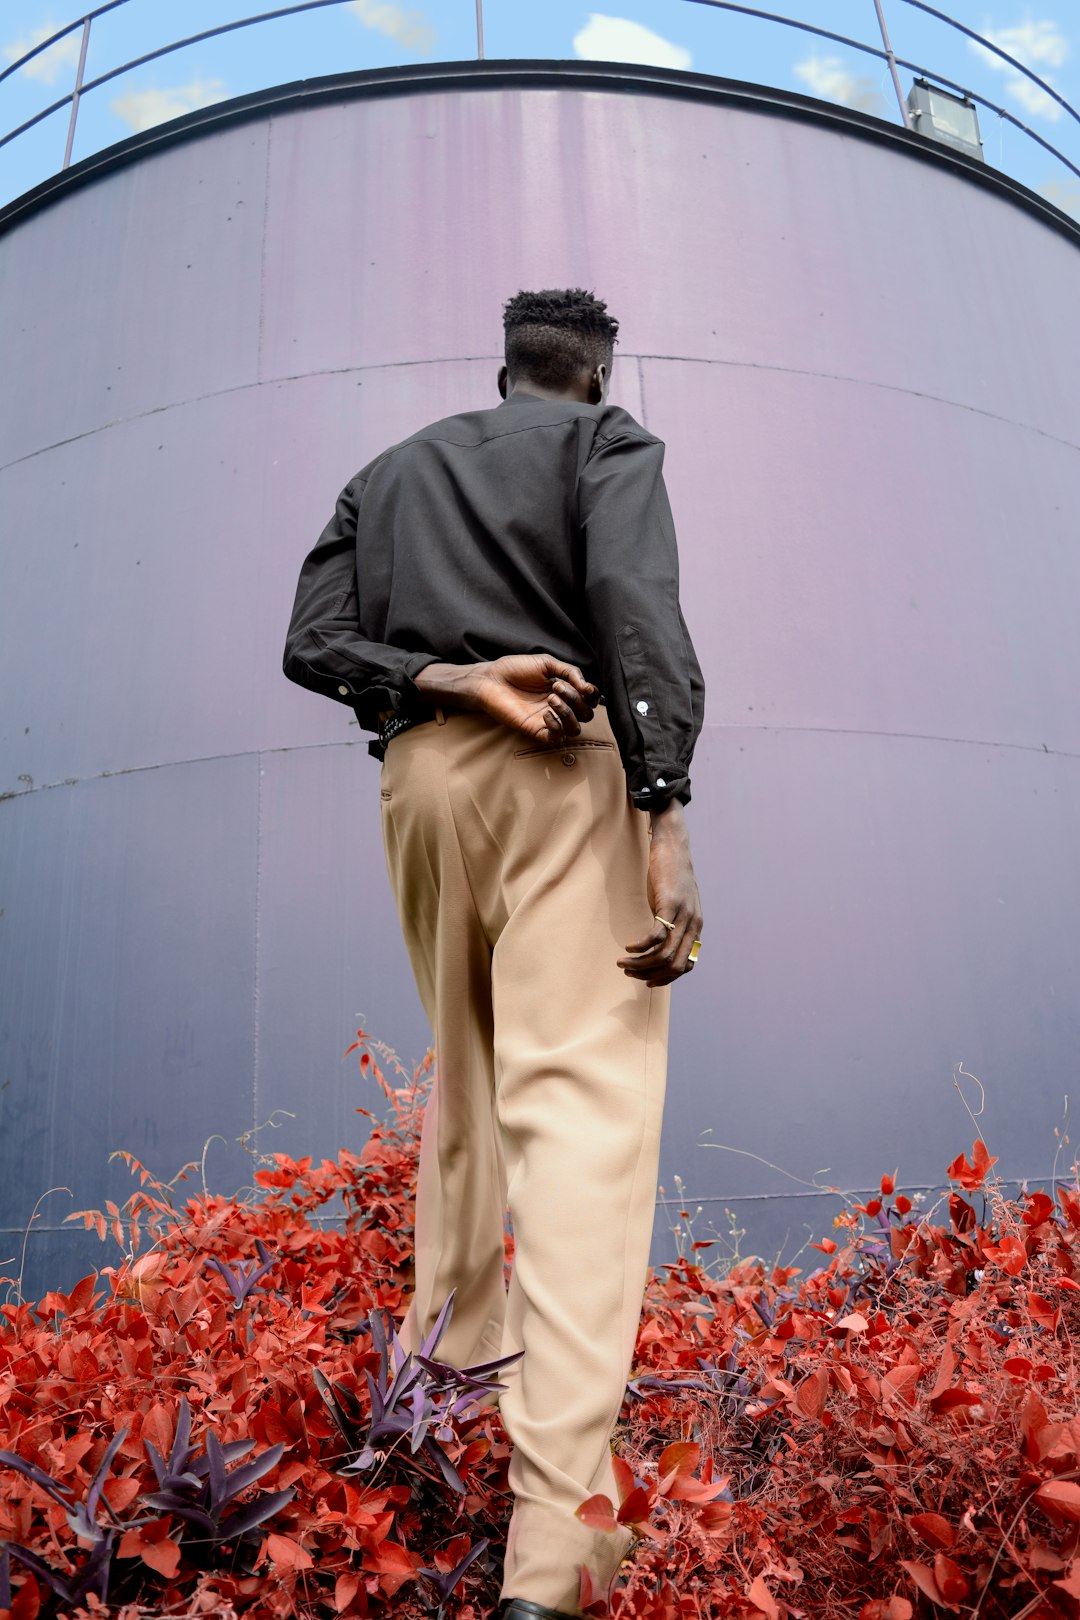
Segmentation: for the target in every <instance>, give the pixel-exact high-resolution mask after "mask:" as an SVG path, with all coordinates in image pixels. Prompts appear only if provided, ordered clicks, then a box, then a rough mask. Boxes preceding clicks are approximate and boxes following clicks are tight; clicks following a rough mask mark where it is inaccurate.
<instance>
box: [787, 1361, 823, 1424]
mask: <svg viewBox="0 0 1080 1620" xmlns="http://www.w3.org/2000/svg"><path fill="white" fill-rule="evenodd" d="M828 1393H829V1369H828V1367H818V1368H817V1369H816V1370H815V1371H814V1372H812V1373H811V1374H810V1376H809V1378H804V1379H803V1381H802V1383H801V1384H800V1385H799V1387H798V1389H797V1390H796V1391H795V1405H796V1407H797V1408H798V1410H799V1411H800V1412H801V1413H802V1415H803V1417H807V1418H819V1417H820V1416H821V1414H822V1412H823V1411H824V1410H825V1400H826V1397H827V1395H828Z"/></svg>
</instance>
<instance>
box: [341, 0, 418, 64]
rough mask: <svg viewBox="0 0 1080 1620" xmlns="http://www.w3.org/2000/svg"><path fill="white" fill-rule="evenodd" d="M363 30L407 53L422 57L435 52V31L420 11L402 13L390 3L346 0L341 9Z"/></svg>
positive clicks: (384, 1)
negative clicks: (370, 30) (418, 53)
mask: <svg viewBox="0 0 1080 1620" xmlns="http://www.w3.org/2000/svg"><path fill="white" fill-rule="evenodd" d="M345 10H346V11H351V12H352V14H353V16H354V17H359V19H360V21H361V22H362V23H363V25H364V27H365V28H374V29H376V31H377V32H378V33H380V34H386V35H387V37H388V38H390V39H394V40H396V41H397V43H398V44H399V45H404V46H405V48H406V49H407V50H410V51H420V52H421V54H423V55H426V54H427V53H428V52H429V51H432V50H434V48H435V38H436V35H435V30H434V28H432V27H431V24H430V23H429V22H428V21H427V19H426V18H425V15H424V13H423V12H422V11H405V10H404V8H403V7H401V6H397V5H394V4H393V3H392V0H349V3H348V5H347V6H346V7H345Z"/></svg>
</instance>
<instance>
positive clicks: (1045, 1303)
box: [1027, 1289, 1061, 1333]
mask: <svg viewBox="0 0 1080 1620" xmlns="http://www.w3.org/2000/svg"><path fill="white" fill-rule="evenodd" d="M1027 1304H1028V1310H1029V1311H1030V1312H1031V1315H1032V1317H1033V1319H1034V1320H1035V1321H1036V1322H1038V1324H1039V1326H1040V1327H1045V1328H1049V1329H1050V1331H1051V1332H1052V1333H1054V1332H1056V1331H1057V1326H1058V1322H1059V1321H1060V1319H1061V1307H1060V1305H1051V1303H1050V1301H1049V1300H1048V1299H1043V1297H1042V1295H1041V1294H1036V1293H1035V1292H1034V1291H1033V1290H1031V1289H1029V1290H1028V1297H1027Z"/></svg>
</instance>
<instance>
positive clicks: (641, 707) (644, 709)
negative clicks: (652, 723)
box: [634, 698, 649, 714]
mask: <svg viewBox="0 0 1080 1620" xmlns="http://www.w3.org/2000/svg"><path fill="white" fill-rule="evenodd" d="M634 707H635V708H636V710H637V712H638V714H648V712H649V705H648V704H647V703H646V702H645V699H644V698H642V700H641V702H640V703H635V705H634Z"/></svg>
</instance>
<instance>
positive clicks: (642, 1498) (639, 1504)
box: [618, 1485, 652, 1524]
mask: <svg viewBox="0 0 1080 1620" xmlns="http://www.w3.org/2000/svg"><path fill="white" fill-rule="evenodd" d="M651 1508H652V1502H651V1501H650V1498H649V1492H648V1491H644V1490H642V1488H641V1486H640V1485H636V1486H635V1487H634V1489H633V1490H632V1491H631V1492H630V1494H629V1496H624V1497H623V1500H622V1506H621V1507H620V1508H619V1513H618V1519H619V1523H620V1524H642V1523H644V1521H645V1520H646V1519H647V1518H648V1517H649V1512H650V1509H651Z"/></svg>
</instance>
